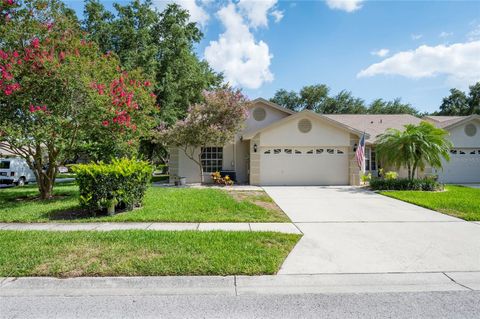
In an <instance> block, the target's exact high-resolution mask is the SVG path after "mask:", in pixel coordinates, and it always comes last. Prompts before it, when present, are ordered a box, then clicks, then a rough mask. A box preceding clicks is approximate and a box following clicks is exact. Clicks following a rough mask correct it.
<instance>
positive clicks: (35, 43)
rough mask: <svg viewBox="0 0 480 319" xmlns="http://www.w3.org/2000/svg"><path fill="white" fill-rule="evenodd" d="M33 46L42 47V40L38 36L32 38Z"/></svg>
mask: <svg viewBox="0 0 480 319" xmlns="http://www.w3.org/2000/svg"><path fill="white" fill-rule="evenodd" d="M32 46H33V47H34V48H35V49H38V48H39V47H40V40H38V38H34V39H33V40H32Z"/></svg>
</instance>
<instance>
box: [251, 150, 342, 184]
mask: <svg viewBox="0 0 480 319" xmlns="http://www.w3.org/2000/svg"><path fill="white" fill-rule="evenodd" d="M260 152H261V153H260V183H261V185H347V184H348V155H347V149H346V148H332V147H312V148H306V147H297V148H295V147H282V148H273V147H271V148H261V149H260Z"/></svg>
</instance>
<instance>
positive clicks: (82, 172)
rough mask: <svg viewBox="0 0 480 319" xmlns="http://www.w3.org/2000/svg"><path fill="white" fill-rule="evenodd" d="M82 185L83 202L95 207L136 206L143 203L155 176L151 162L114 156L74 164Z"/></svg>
mask: <svg viewBox="0 0 480 319" xmlns="http://www.w3.org/2000/svg"><path fill="white" fill-rule="evenodd" d="M72 169H73V172H74V173H76V174H77V177H76V183H77V184H78V186H79V188H80V205H82V206H83V207H86V208H89V209H92V210H93V211H96V210H101V211H105V210H106V211H107V212H108V214H110V215H112V214H114V213H115V210H118V209H121V210H132V209H133V208H135V207H138V206H141V204H142V202H143V198H144V196H145V192H146V190H147V185H148V184H149V182H150V179H151V177H152V167H151V166H150V164H149V163H148V162H144V161H138V160H136V159H127V158H122V159H114V160H112V162H111V163H109V164H105V163H103V162H100V163H90V164H78V165H74V166H73V167H72Z"/></svg>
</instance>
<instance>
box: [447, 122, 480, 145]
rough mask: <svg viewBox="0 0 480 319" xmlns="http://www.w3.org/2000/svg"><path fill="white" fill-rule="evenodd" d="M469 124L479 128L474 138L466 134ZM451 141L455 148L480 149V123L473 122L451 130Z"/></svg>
mask: <svg viewBox="0 0 480 319" xmlns="http://www.w3.org/2000/svg"><path fill="white" fill-rule="evenodd" d="M468 124H473V125H475V126H476V128H477V134H475V135H474V136H468V135H467V134H465V126H466V125H468ZM449 133H450V137H449V139H450V141H452V143H453V146H454V147H455V148H462V147H464V148H471V147H473V148H478V147H480V121H479V120H472V121H469V122H467V123H464V124H462V125H459V126H456V127H454V128H452V129H451V130H449Z"/></svg>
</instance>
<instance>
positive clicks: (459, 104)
mask: <svg viewBox="0 0 480 319" xmlns="http://www.w3.org/2000/svg"><path fill="white" fill-rule="evenodd" d="M433 114H434V115H457V116H459V115H463V116H465V115H471V114H480V82H477V83H475V84H474V85H471V86H470V87H469V93H468V95H467V94H466V93H465V92H463V91H461V90H459V89H455V88H454V89H451V90H450V95H449V96H446V97H444V98H443V101H442V104H441V105H440V111H439V112H434V113H433Z"/></svg>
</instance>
